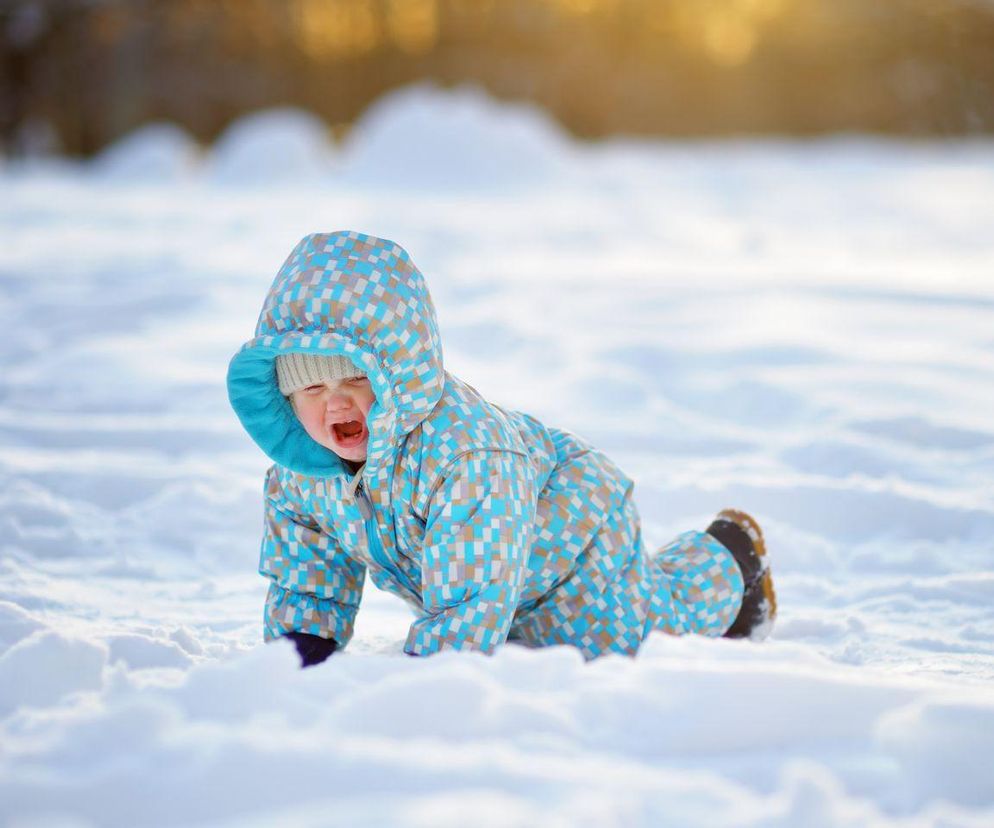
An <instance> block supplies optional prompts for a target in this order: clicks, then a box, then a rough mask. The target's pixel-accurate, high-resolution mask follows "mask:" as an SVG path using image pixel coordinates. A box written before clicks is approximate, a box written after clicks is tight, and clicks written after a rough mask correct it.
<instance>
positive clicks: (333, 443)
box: [290, 377, 376, 463]
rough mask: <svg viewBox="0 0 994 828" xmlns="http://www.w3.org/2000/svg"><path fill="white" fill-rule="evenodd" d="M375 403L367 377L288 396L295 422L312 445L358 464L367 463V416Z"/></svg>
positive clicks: (318, 385)
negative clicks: (311, 441)
mask: <svg viewBox="0 0 994 828" xmlns="http://www.w3.org/2000/svg"><path fill="white" fill-rule="evenodd" d="M375 401H376V395H375V394H374V393H373V389H372V386H370V384H369V378H368V377H353V378H352V379H344V380H330V381H328V382H324V383H320V384H317V385H310V386H308V387H307V388H302V389H301V390H299V391H294V392H293V394H292V395H291V396H290V402H291V403H292V405H293V410H294V412H295V413H296V415H297V419H298V420H300V424H301V425H302V426H303V427H304V429H305V430H306V431H307V433H308V434H309V435H311V437H312V438H313V439H314V441H315V442H318V443H320V444H321V445H322V446H324V447H325V448H329V449H331V450H332V451H333V452H335V454H337V455H338V456H339V457H341V458H342V459H343V460H351V461H353V462H357V463H361V462H363V461H364V460H365V459H366V444H367V443H368V442H369V429H368V428H367V426H366V415H367V414H369V409H370V408H371V407H372V405H373V403H374V402H375Z"/></svg>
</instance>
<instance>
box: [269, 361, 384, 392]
mask: <svg viewBox="0 0 994 828" xmlns="http://www.w3.org/2000/svg"><path fill="white" fill-rule="evenodd" d="M364 376H366V372H365V371H363V370H362V369H361V368H356V366H355V365H354V364H353V363H352V360H351V359H349V358H348V357H346V356H338V355H337V354H336V355H334V356H325V355H323V354H304V353H300V352H299V351H293V352H291V353H289V354H279V355H278V356H277V357H276V379H277V381H278V382H279V384H280V393H281V394H283V396H285V397H289V396H290V395H291V394H292V393H293V392H294V391H299V390H300V389H301V388H306V387H307V386H308V385H315V384H317V383H321V382H330V381H332V380H340V379H350V378H352V377H364Z"/></svg>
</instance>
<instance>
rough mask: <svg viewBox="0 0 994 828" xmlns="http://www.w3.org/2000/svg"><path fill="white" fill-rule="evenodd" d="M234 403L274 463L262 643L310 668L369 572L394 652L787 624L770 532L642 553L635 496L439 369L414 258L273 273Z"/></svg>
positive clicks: (597, 650)
mask: <svg viewBox="0 0 994 828" xmlns="http://www.w3.org/2000/svg"><path fill="white" fill-rule="evenodd" d="M255 333H256V335H255V338H254V339H251V340H249V341H248V342H247V343H246V344H245V345H244V346H242V348H241V349H240V350H239V352H238V353H237V354H236V355H235V356H234V358H233V359H232V360H231V365H230V366H229V369H228V393H229V397H230V400H231V404H232V406H233V407H234V409H235V412H236V413H237V415H238V417H239V419H240V420H241V422H242V424H243V425H244V426H245V428H246V430H247V431H248V433H249V434H250V435H251V436H252V438H253V439H254V440H255V441H256V443H258V445H259V446H260V448H261V449H262V450H263V451H264V452H265V453H266V454H267V455H268V456H269V457H270V458H271V459H272V460H273V461H274V465H273V466H271V467H270V468H269V471H268V472H267V474H266V482H265V515H266V517H265V529H264V535H263V539H262V550H261V562H260V572H261V573H262V574H263V575H265V576H266V577H268V578H269V579H270V585H269V594H268V596H267V599H266V608H265V637H266V640H267V641H271V640H273V639H276V638H279V637H284V636H285V637H288V638H290V639H292V640H293V641H294V643H295V644H296V647H297V651H298V653H299V654H300V657H301V660H302V662H303V665H304V666H308V665H310V664H315V663H318V662H321V661H323V660H324V659H325V658H327V657H328V656H329V655H331V653H333V652H334V651H335V650H336V649H340V648H342V647H344V646H345V645H346V644H347V643H348V642H349V639H350V638H351V637H352V632H353V625H354V622H355V617H356V612H357V611H358V609H359V601H360V598H361V596H362V588H363V582H364V580H365V577H366V574H367V573H368V574H369V576H370V577H371V578H372V580H373V583H374V584H376V586H378V587H380V588H381V589H385V590H388V591H390V592H392V593H394V594H396V595H398V596H400V597H401V598H402V599H404V600H405V601H406V602H407V603H408V604H409V605H410V607H411V609H412V610H413V612H414V615H415V620H414V621H413V623H412V624H411V628H410V631H409V633H408V636H407V641H406V643H405V645H404V651H405V652H407V653H410V654H411V655H429V654H431V653H435V652H438V651H439V650H442V649H449V648H451V649H472V650H479V651H482V652H485V653H492V652H493V651H494V650H495V649H496V648H497V647H498V646H499V645H501V644H502V643H503V642H504V641H507V640H511V641H517V642H520V643H521V644H524V645H527V646H530V647H539V646H545V645H553V644H570V645H572V646H574V647H577V648H578V649H579V650H580V652H581V653H582V654H583V656H584V658H586V659H592V658H595V657H597V656H600V655H603V654H605V653H626V654H629V655H634V654H635V653H636V652H637V651H638V649H639V646H640V645H641V644H642V642H643V641H644V640H645V638H646V636H648V635H649V633H650V632H652V631H653V630H663V631H664V632H668V633H672V634H676V635H680V634H684V633H700V634H703V635H708V636H722V635H724V636H728V637H746V636H750V637H753V638H759V637H762V636H764V635H765V634H766V633H767V632H768V630H769V628H770V626H771V624H772V622H773V619H774V617H775V614H776V600H775V596H774V592H773V582H772V579H771V576H770V572H769V568H768V566H767V558H766V554H765V548H764V543H763V536H762V533H761V532H760V530H759V527H758V526H757V525H756V523H755V522H754V521H753V520H752V519H751V518H749V516H748V515H746V514H744V513H742V512H737V511H733V510H726V511H723V512H721V513H719V514H718V517H717V518H716V519H715V521H714V522H713V523H712V524H711V525H710V526H709V527H708V529H707V531H706V532H700V531H691V532H685V533H684V534H682V535H680V536H679V537H678V538H676V539H675V540H674V541H673V542H672V543H670V544H668V545H667V546H665V547H664V548H662V549H661V550H659V551H658V552H656V553H655V554H650V553H648V552H647V551H646V549H645V547H644V545H643V542H642V535H641V527H640V521H639V516H638V513H637V511H636V509H635V504H634V502H633V500H632V481H631V480H630V479H629V478H628V477H626V476H625V475H624V474H623V473H622V472H621V471H620V470H619V469H618V467H617V466H615V465H614V463H612V462H611V461H610V460H609V459H608V458H607V457H606V456H605V455H604V454H603V453H601V452H600V451H597V450H596V449H594V448H593V447H592V446H590V445H588V444H587V443H585V442H584V441H583V440H581V439H580V438H578V437H576V436H575V435H573V434H570V433H568V432H566V431H562V430H560V429H556V428H551V427H548V426H545V425H543V424H542V423H540V422H538V421H537V420H535V419H534V418H533V417H530V416H528V415H527V414H523V413H520V412H517V411H506V410H504V409H502V408H500V407H498V406H496V405H494V404H492V403H490V402H487V401H486V400H485V399H483V398H482V397H481V396H480V395H479V394H478V393H477V392H476V391H475V390H474V389H473V388H472V387H471V386H469V385H467V384H466V383H465V382H463V381H461V380H460V379H458V378H456V377H454V376H452V375H451V374H449V373H448V372H446V371H445V368H444V365H443V362H442V343H441V340H440V338H439V332H438V325H437V323H436V320H435V309H434V306H433V305H432V301H431V297H430V296H429V294H428V288H427V286H426V285H425V281H424V278H423V277H422V275H421V273H420V272H419V271H418V269H417V268H416V267H415V266H414V264H413V263H412V262H411V259H410V257H409V256H408V254H407V252H406V251H405V250H404V249H403V248H401V247H400V246H399V245H397V244H394V243H393V242H390V241H386V240H385V239H378V238H375V237H372V236H365V235H362V234H361V233H355V232H338V233H327V234H314V235H310V236H307V237H306V238H304V239H303V240H302V241H301V242H300V243H299V244H298V245H297V246H296V247H295V248H294V249H293V251H292V252H291V253H290V257H289V258H288V259H287V260H286V262H285V263H284V264H283V267H282V268H281V269H280V271H279V273H278V274H277V275H276V279H275V281H274V282H273V285H272V287H271V288H270V290H269V294H268V295H267V297H266V302H265V304H264V306H263V309H262V313H261V315H260V317H259V322H258V325H257V326H256V332H255Z"/></svg>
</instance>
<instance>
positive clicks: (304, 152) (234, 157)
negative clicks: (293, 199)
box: [207, 108, 334, 184]
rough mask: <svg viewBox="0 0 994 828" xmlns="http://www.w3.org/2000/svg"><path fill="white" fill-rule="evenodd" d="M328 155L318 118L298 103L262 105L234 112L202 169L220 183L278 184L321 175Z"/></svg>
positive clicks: (330, 159) (330, 149) (326, 139)
mask: <svg viewBox="0 0 994 828" xmlns="http://www.w3.org/2000/svg"><path fill="white" fill-rule="evenodd" d="M333 160H334V148H333V146H332V144H331V142H330V140H329V136H328V128H327V126H326V125H325V123H324V122H323V121H322V120H321V119H320V118H318V117H316V116H315V115H312V114H310V113H308V112H305V111H303V110H301V109H293V108H281V109H267V110H262V111H260V112H253V113H251V114H250V115H245V116H243V117H241V118H239V119H238V120H237V121H235V122H234V123H233V124H231V125H230V126H229V127H228V128H227V129H226V130H225V131H224V133H222V135H221V136H220V137H219V138H218V139H217V141H216V142H215V144H214V147H213V150H212V151H211V154H210V157H209V159H208V163H207V173H208V176H209V177H210V178H211V179H212V180H213V181H215V182H218V183H221V184H258V183H274V184H278V183H280V182H283V181H288V182H293V181H300V180H303V179H309V178H312V177H320V176H322V175H325V174H327V173H328V172H329V170H330V169H331V166H332V164H333Z"/></svg>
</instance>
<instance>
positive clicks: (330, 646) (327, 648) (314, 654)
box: [286, 632, 338, 668]
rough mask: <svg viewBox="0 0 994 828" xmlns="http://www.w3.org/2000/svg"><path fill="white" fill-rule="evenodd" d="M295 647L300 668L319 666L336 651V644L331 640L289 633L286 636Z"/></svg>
mask: <svg viewBox="0 0 994 828" xmlns="http://www.w3.org/2000/svg"><path fill="white" fill-rule="evenodd" d="M286 638H289V639H290V640H291V641H293V643H294V644H295V645H296V646H297V654H298V655H299V656H300V666H301V667H302V668H303V667H311V666H312V665H314V664H320V663H321V662H322V661H324V660H325V659H326V658H328V656H330V655H331V654H332V653H333V652H335V650H337V649H338V642H337V641H335V640H334V639H332V638H321V636H319V635H311V634H310V633H302V632H291V633H287V634H286Z"/></svg>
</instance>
